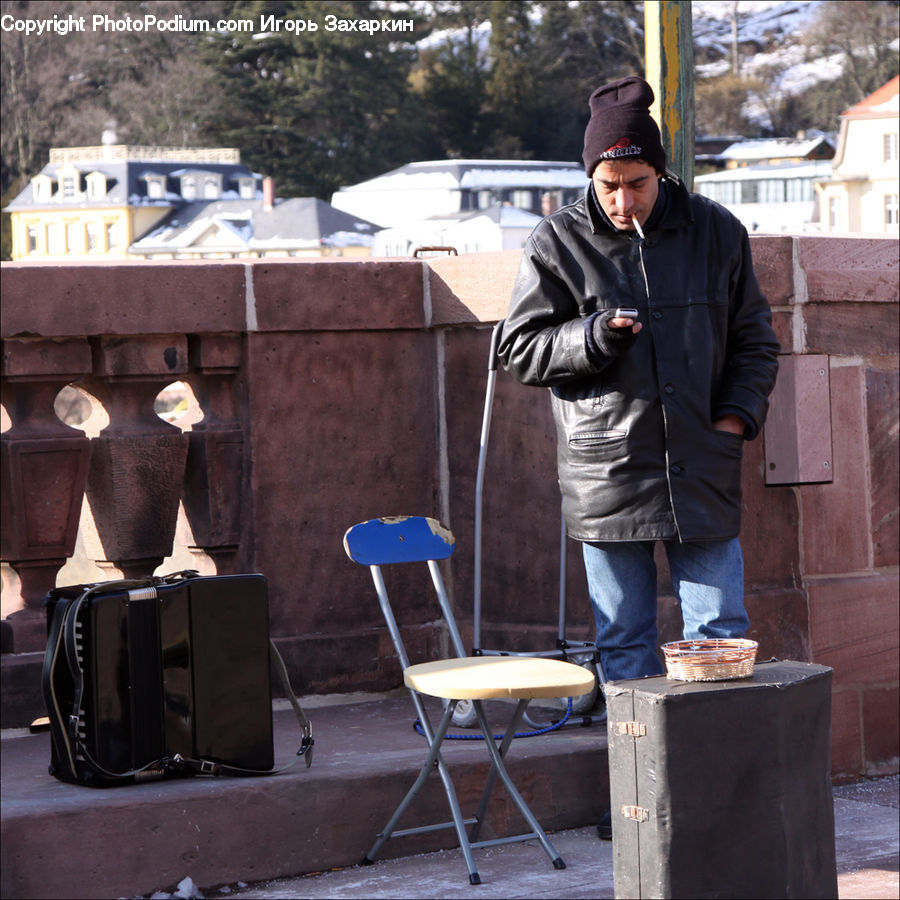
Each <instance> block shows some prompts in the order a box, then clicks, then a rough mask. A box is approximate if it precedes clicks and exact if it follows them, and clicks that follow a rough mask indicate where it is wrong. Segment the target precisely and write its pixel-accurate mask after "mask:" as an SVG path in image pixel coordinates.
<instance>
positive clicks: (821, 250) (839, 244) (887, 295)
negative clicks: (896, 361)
mask: <svg viewBox="0 0 900 900" xmlns="http://www.w3.org/2000/svg"><path fill="white" fill-rule="evenodd" d="M797 253H798V260H799V263H800V266H801V267H802V269H803V272H804V275H805V277H806V291H807V297H808V300H809V302H810V303H833V302H835V301H837V302H857V301H865V302H873V301H874V302H877V303H896V302H897V299H898V282H897V271H898V262H897V240H896V238H892V237H883V238H878V237H871V238H869V237H855V236H848V235H841V236H839V237H838V236H830V235H829V236H825V235H823V236H809V237H806V236H804V237H801V238H799V239H798V247H797ZM894 315H895V317H896V311H895V313H894ZM895 346H896V345H895Z"/></svg>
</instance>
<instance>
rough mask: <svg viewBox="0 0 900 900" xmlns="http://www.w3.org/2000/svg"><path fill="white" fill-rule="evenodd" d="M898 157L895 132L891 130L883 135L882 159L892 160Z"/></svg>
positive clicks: (899, 156) (899, 151)
mask: <svg viewBox="0 0 900 900" xmlns="http://www.w3.org/2000/svg"><path fill="white" fill-rule="evenodd" d="M898 158H900V150H898V146H897V132H896V131H891V132H888V133H887V134H885V136H884V161H885V162H893V161H894V160H895V159H898Z"/></svg>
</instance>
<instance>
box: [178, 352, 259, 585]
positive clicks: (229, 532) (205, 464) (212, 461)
mask: <svg viewBox="0 0 900 900" xmlns="http://www.w3.org/2000/svg"><path fill="white" fill-rule="evenodd" d="M189 353H190V357H189V358H190V363H191V374H190V375H188V376H187V378H186V379H185V380H186V381H187V382H188V383H189V384H190V386H191V389H192V390H193V392H194V396H195V397H196V398H197V402H198V404H199V405H200V409H201V410H202V412H203V418H202V419H201V420H200V421H197V422H194V424H193V426H192V428H191V431H190V435H189V439H190V445H189V451H188V461H187V472H186V475H185V490H184V508H185V514H186V515H187V518H188V522H189V523H190V526H191V531H192V533H193V536H194V547H192V548H191V549H194V548H196V549H197V550H200V551H203V552H204V553H206V554H207V555H208V556H210V557H211V558H212V559H213V560H214V562H215V565H216V571H217V572H218V573H219V574H227V573H228V572H232V571H234V565H235V559H236V554H237V550H238V544H239V542H240V533H241V495H242V484H243V467H244V435H243V431H242V429H241V425H240V422H239V419H238V413H237V404H236V401H235V384H234V382H235V375H236V374H237V372H238V370H239V369H240V364H241V355H242V339H241V337H240V336H239V335H195V336H192V337H191V338H190V343H189Z"/></svg>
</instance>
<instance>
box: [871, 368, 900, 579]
mask: <svg viewBox="0 0 900 900" xmlns="http://www.w3.org/2000/svg"><path fill="white" fill-rule="evenodd" d="M898 396H900V375H898V373H897V371H896V369H895V370H893V371H882V370H879V369H867V370H866V426H867V429H866V433H867V435H868V439H869V459H870V472H871V477H870V491H871V504H872V512H871V515H872V545H873V546H872V550H873V554H874V560H873V563H874V565H875V567H876V568H881V567H883V566H896V565H897V564H898V562H900V510H898V501H897V498H898V497H900V473H898V468H897V455H898V454H897V434H898V427H897V407H898Z"/></svg>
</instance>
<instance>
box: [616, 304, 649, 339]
mask: <svg viewBox="0 0 900 900" xmlns="http://www.w3.org/2000/svg"><path fill="white" fill-rule="evenodd" d="M638 315H639V313H638V311H637V310H636V309H634V307H631V306H620V307H619V308H618V309H617V310H616V311H615V313H614V314H613V317H612V318H611V319H610V320H609V325H610V327H611V328H631V331H632V334H637V333H638V332H639V331H640V330H641V329H642V328H643V327H644V326H643V325H642V324H641V323H640V322H638V321H636V320H637V317H638Z"/></svg>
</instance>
